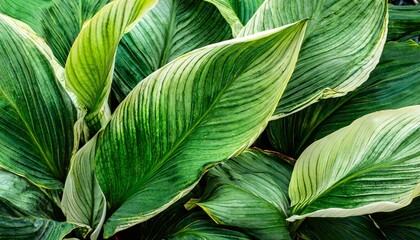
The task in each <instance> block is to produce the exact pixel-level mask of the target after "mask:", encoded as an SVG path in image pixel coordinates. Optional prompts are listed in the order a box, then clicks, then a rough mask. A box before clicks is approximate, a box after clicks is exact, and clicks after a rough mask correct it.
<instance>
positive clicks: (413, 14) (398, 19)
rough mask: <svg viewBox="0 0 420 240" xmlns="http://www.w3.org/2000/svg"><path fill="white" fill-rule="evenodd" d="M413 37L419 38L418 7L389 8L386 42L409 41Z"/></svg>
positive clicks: (419, 16) (419, 6) (419, 19)
mask: <svg viewBox="0 0 420 240" xmlns="http://www.w3.org/2000/svg"><path fill="white" fill-rule="evenodd" d="M415 36H417V37H418V36H420V5H416V6H392V5H391V6H389V26H388V37H387V40H394V41H395V40H399V39H405V38H408V39H410V38H412V37H415ZM408 39H406V40H408Z"/></svg>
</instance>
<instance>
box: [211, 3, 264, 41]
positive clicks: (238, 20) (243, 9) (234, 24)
mask: <svg viewBox="0 0 420 240" xmlns="http://www.w3.org/2000/svg"><path fill="white" fill-rule="evenodd" d="M206 1H207V2H209V3H212V4H213V5H214V6H216V7H217V8H218V9H219V11H220V13H221V14H222V15H223V17H224V18H225V19H226V21H227V22H228V23H229V25H230V27H231V28H232V35H233V36H234V37H236V36H237V35H238V34H239V32H240V31H241V30H242V28H243V27H244V25H245V24H246V23H247V22H248V21H249V19H250V18H251V17H252V15H254V13H255V12H256V11H257V9H258V7H260V6H261V4H262V3H263V2H264V0H206Z"/></svg>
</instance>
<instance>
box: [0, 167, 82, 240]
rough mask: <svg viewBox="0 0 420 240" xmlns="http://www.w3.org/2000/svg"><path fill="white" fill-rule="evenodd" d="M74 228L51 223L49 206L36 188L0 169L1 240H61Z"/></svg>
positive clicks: (53, 221) (66, 224) (63, 224)
mask: <svg viewBox="0 0 420 240" xmlns="http://www.w3.org/2000/svg"><path fill="white" fill-rule="evenodd" d="M74 228H75V226H74V225H73V224H70V223H66V222H59V221H55V220H54V213H53V209H52V203H51V202H50V200H49V199H48V198H47V196H46V195H45V194H44V193H43V192H41V191H40V189H39V188H37V187H35V186H34V185H31V184H30V183H29V182H27V181H26V180H25V179H24V178H21V177H19V176H17V175H14V174H12V173H10V172H7V171H4V170H2V169H0V239H62V238H63V237H64V236H65V235H67V234H68V233H70V232H71V231H72V230H73V229H74Z"/></svg>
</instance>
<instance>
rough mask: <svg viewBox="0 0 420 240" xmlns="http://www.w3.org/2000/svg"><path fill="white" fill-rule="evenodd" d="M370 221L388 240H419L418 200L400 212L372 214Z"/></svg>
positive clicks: (419, 216) (419, 201)
mask: <svg viewBox="0 0 420 240" xmlns="http://www.w3.org/2000/svg"><path fill="white" fill-rule="evenodd" d="M372 219H374V220H375V222H376V223H377V224H378V225H379V227H380V228H381V230H382V232H383V233H384V234H385V235H386V237H387V238H388V239H389V240H408V239H409V240H415V239H420V198H419V197H417V198H415V199H414V200H413V201H412V202H411V204H410V205H408V206H407V207H405V208H402V209H400V210H397V211H394V212H389V213H376V214H373V215H372Z"/></svg>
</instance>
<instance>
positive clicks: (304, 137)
mask: <svg viewBox="0 0 420 240" xmlns="http://www.w3.org/2000/svg"><path fill="white" fill-rule="evenodd" d="M419 59H420V45H419V44H417V43H415V42H413V41H408V42H401V43H399V42H389V43H386V44H385V48H384V52H383V54H382V56H381V60H380V62H379V64H378V66H377V67H376V68H375V70H374V71H373V72H372V74H371V75H370V77H369V79H368V80H367V81H366V82H365V83H363V84H362V85H361V86H360V87H358V88H357V89H356V90H355V91H353V92H351V93H349V94H347V95H346V96H344V97H341V98H335V99H326V100H322V101H320V102H318V103H315V104H313V105H311V106H309V107H308V108H306V109H303V110H302V111H299V112H297V113H295V114H292V115H290V116H287V117H285V118H281V119H278V120H276V121H272V122H270V124H269V125H268V128H267V129H268V132H269V134H268V135H269V137H270V142H271V143H272V144H273V146H274V147H275V148H276V149H277V150H278V151H280V152H282V153H284V154H287V155H289V156H292V157H296V158H297V157H298V156H299V155H300V154H301V153H302V151H303V150H304V149H305V148H306V147H307V146H309V145H310V144H311V143H312V142H314V141H315V140H317V139H321V138H322V137H325V136H326V135H328V134H330V133H332V132H334V131H336V130H338V129H340V128H342V127H345V126H347V125H349V124H350V123H351V122H353V121H354V120H356V119H357V118H359V117H362V116H363V115H366V114H369V113H373V112H375V111H380V110H386V109H397V108H401V107H406V106H411V105H419V104H420V98H419V97H418V93H419V92H420V62H419Z"/></svg>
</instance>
